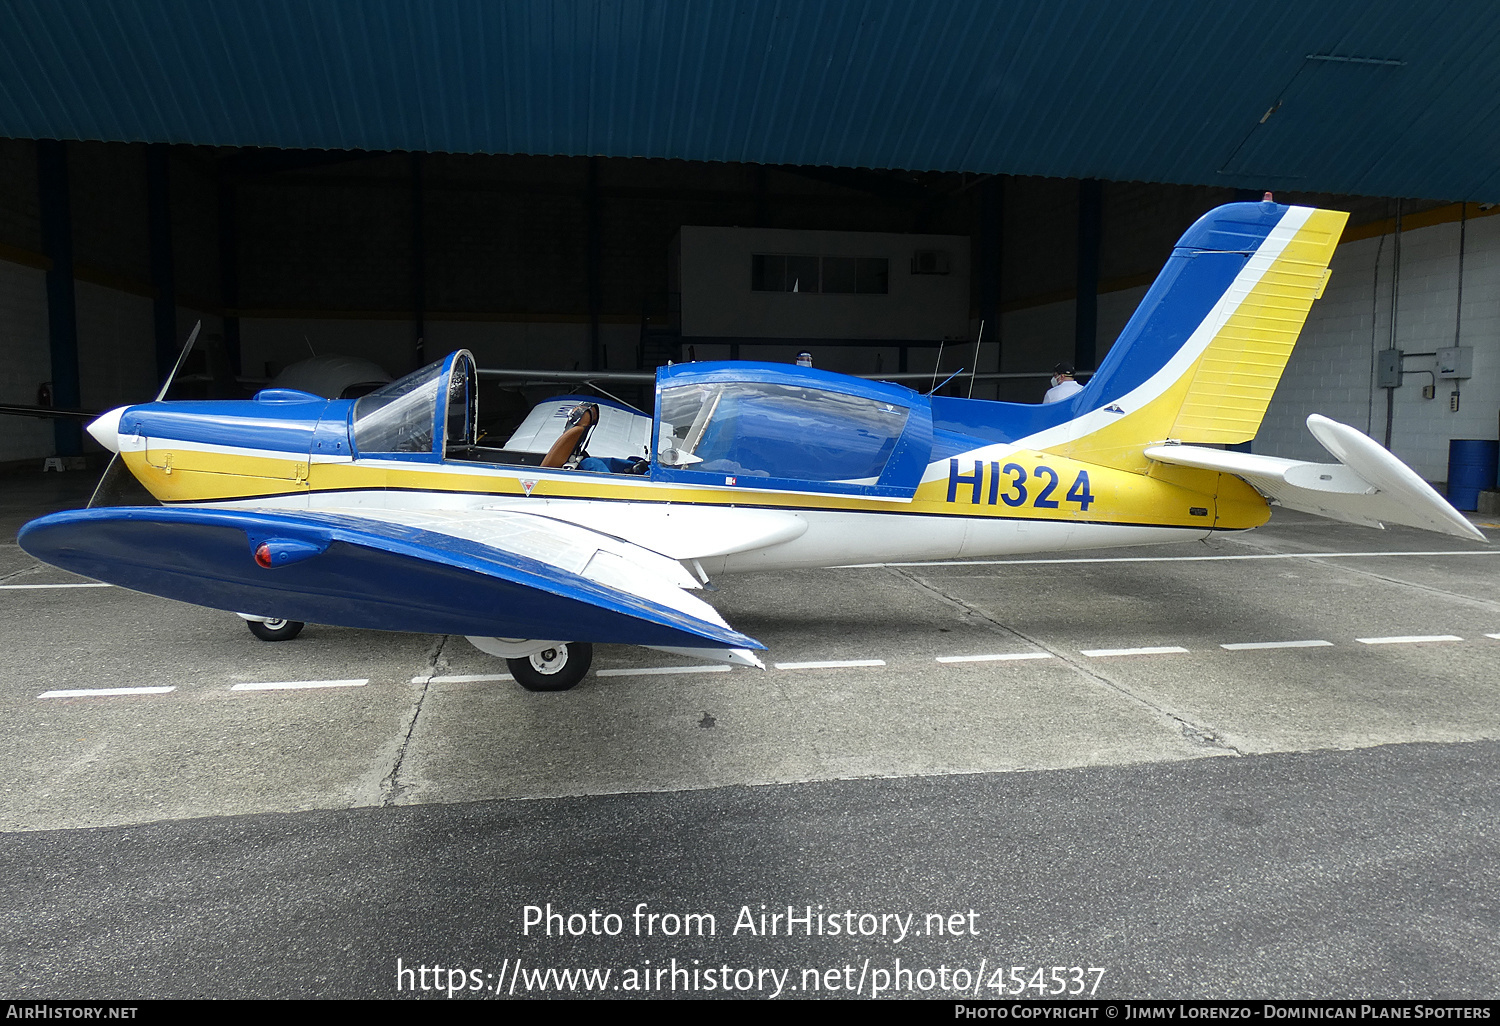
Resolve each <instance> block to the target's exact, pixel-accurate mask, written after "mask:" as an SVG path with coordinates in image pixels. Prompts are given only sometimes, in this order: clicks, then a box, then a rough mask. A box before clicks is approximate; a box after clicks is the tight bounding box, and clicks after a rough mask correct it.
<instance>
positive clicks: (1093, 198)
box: [1073, 178, 1104, 371]
mask: <svg viewBox="0 0 1500 1026" xmlns="http://www.w3.org/2000/svg"><path fill="white" fill-rule="evenodd" d="M1103 220H1104V186H1103V184H1102V183H1101V182H1099V181H1098V180H1097V179H1094V178H1085V179H1084V180H1083V181H1081V182H1079V183H1078V288H1077V295H1078V299H1077V301H1076V303H1075V305H1074V314H1073V366H1074V367H1076V368H1077V369H1078V370H1081V371H1083V370H1093V369H1094V362H1095V360H1096V358H1097V357H1096V343H1095V340H1096V337H1097V336H1098V334H1099V237H1100V230H1101V227H1102V223H1103Z"/></svg>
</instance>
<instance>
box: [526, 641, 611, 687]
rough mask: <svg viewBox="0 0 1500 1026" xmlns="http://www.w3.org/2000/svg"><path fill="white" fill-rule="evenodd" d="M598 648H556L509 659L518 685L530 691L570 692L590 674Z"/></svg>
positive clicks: (583, 643)
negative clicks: (569, 690)
mask: <svg viewBox="0 0 1500 1026" xmlns="http://www.w3.org/2000/svg"><path fill="white" fill-rule="evenodd" d="M593 661H594V646H593V645H590V644H589V643H588V642H586V641H570V642H568V643H567V644H566V645H554V646H553V647H552V648H549V649H546V650H544V651H542V652H538V653H537V654H536V655H534V656H527V657H526V658H525V659H507V660H505V665H506V666H507V667H509V668H510V674H511V676H512V677H514V678H516V683H517V684H519V685H521V687H523V688H525V689H526V690H527V691H567V690H568V689H569V688H571V687H573V686H574V685H575V684H577V683H578V682H579V681H581V680H583V675H584V674H586V673H588V672H589V664H591V663H592V662H593Z"/></svg>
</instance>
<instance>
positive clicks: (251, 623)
mask: <svg viewBox="0 0 1500 1026" xmlns="http://www.w3.org/2000/svg"><path fill="white" fill-rule="evenodd" d="M245 626H246V627H249V628H250V633H251V634H254V635H255V636H256V637H257V638H259V639H260V640H261V641H291V640H292V639H293V638H295V637H296V636H297V635H299V634H301V633H302V628H303V627H305V626H306V624H304V623H303V622H302V621H301V620H246V621H245Z"/></svg>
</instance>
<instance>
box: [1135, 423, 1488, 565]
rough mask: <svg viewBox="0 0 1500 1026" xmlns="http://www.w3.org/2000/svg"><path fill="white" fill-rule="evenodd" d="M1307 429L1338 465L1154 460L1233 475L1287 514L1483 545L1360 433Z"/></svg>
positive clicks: (1180, 457) (1245, 456)
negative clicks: (1415, 531)
mask: <svg viewBox="0 0 1500 1026" xmlns="http://www.w3.org/2000/svg"><path fill="white" fill-rule="evenodd" d="M1307 429H1308V430H1309V431H1311V432H1312V433H1313V437H1314V438H1316V439H1317V440H1318V441H1319V442H1320V443H1321V444H1322V445H1323V448H1325V449H1327V450H1328V451H1329V452H1330V453H1332V454H1333V455H1334V456H1335V457H1336V458H1337V459H1338V460H1339V462H1338V463H1307V462H1303V461H1300V460H1288V459H1281V458H1279V457H1276V456H1257V455H1254V454H1252V453H1248V452H1230V451H1226V450H1223V449H1206V448H1201V447H1198V446H1193V445H1155V446H1151V447H1150V448H1148V449H1147V450H1146V455H1147V457H1149V458H1150V459H1153V460H1156V461H1157V462H1159V463H1172V464H1176V465H1178V466H1183V467H1198V468H1200V469H1202V470H1216V471H1219V472H1220V473H1224V474H1233V475H1235V476H1236V477H1240V478H1243V479H1244V480H1245V481H1247V482H1249V483H1250V484H1251V485H1252V486H1254V487H1255V488H1256V489H1257V490H1259V491H1260V492H1261V494H1263V495H1265V496H1267V497H1268V498H1270V499H1272V500H1273V501H1275V502H1276V503H1278V504H1280V505H1282V506H1286V507H1287V508H1288V509H1296V510H1301V511H1302V512H1304V513H1315V514H1317V515H1318V516H1323V517H1328V518H1330V519H1333V520H1342V521H1345V522H1347V523H1351V524H1362V525H1364V526H1366V527H1384V526H1385V525H1386V524H1401V525H1403V526H1405V527H1419V528H1421V529H1423V530H1425V531H1437V532H1439V533H1440V534H1449V535H1453V536H1454V537H1456V538H1468V539H1471V540H1474V541H1485V540H1486V539H1485V536H1484V533H1483V532H1482V531H1480V530H1479V528H1477V527H1475V526H1474V525H1473V524H1471V523H1469V521H1468V520H1467V519H1466V518H1465V517H1464V515H1463V514H1462V513H1460V512H1459V511H1458V510H1456V509H1454V508H1453V507H1452V506H1451V505H1449V504H1448V501H1447V500H1446V499H1444V498H1443V497H1442V496H1441V495H1439V494H1438V493H1437V492H1436V491H1434V490H1433V488H1432V486H1431V485H1429V484H1428V483H1427V482H1426V481H1423V480H1422V479H1421V478H1420V477H1418V476H1417V474H1416V472H1415V471H1413V470H1412V469H1411V468H1410V467H1408V466H1407V465H1406V464H1405V463H1402V462H1401V461H1400V460H1399V459H1397V458H1396V457H1395V456H1393V455H1391V454H1390V453H1389V452H1387V451H1386V450H1385V449H1384V448H1382V447H1381V446H1380V445H1379V444H1378V443H1377V442H1376V441H1375V440H1374V439H1372V438H1370V437H1369V436H1368V435H1366V434H1365V433H1364V432H1362V431H1358V430H1356V429H1354V428H1352V427H1350V426H1349V425H1347V424H1340V423H1339V422H1338V421H1336V420H1329V419H1328V418H1327V417H1320V416H1318V415H1317V414H1316V413H1315V414H1313V415H1312V416H1310V417H1308V418H1307Z"/></svg>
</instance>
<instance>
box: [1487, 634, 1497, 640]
mask: <svg viewBox="0 0 1500 1026" xmlns="http://www.w3.org/2000/svg"><path fill="white" fill-rule="evenodd" d="M1485 637H1486V638H1494V639H1495V640H1496V641H1500V634H1486V635H1485Z"/></svg>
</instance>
